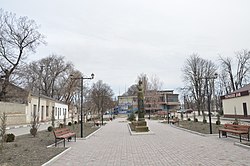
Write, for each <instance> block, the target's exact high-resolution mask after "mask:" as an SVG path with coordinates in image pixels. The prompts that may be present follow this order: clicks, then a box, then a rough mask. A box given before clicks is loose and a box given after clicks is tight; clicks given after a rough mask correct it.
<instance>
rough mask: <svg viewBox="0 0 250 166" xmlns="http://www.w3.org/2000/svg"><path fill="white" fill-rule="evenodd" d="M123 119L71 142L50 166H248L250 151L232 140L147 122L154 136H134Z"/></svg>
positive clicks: (156, 122)
mask: <svg viewBox="0 0 250 166" xmlns="http://www.w3.org/2000/svg"><path fill="white" fill-rule="evenodd" d="M123 121H124V119H115V120H114V121H112V122H110V123H109V124H107V125H105V126H103V127H102V130H100V131H98V132H97V133H95V134H94V135H93V136H91V137H90V138H89V139H86V140H78V141H77V142H70V143H69V144H68V145H69V146H71V150H70V151H68V152H66V153H65V154H64V155H62V156H61V157H60V158H58V159H57V160H55V161H53V162H51V163H49V164H48V165H53V166H61V165H89V166H99V165H107V166H127V165H129V166H133V165H134V166H140V165H143V166H151V165H152V166H154V165H157V166H160V165H162V166H168V165H169V166H182V165H184V166H189V165H190V166H206V165H208V166H218V165H220V166H223V165H230V166H231V165H235V166H244V165H245V166H246V165H248V164H249V163H250V158H249V155H250V149H246V148H242V147H238V146H235V145H234V142H236V141H239V140H238V139H233V138H221V139H219V138H218V135H213V136H201V135H196V134H193V133H189V132H187V131H183V130H179V129H178V128H174V127H171V126H170V125H168V124H162V123H159V122H158V121H148V126H149V128H150V130H152V131H153V132H154V133H155V134H154V135H136V136H131V135H130V133H129V130H128V127H127V123H124V122H123Z"/></svg>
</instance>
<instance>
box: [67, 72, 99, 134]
mask: <svg viewBox="0 0 250 166" xmlns="http://www.w3.org/2000/svg"><path fill="white" fill-rule="evenodd" d="M70 76H72V75H70ZM94 76H95V75H94V74H93V73H92V74H91V77H79V78H71V79H81V106H80V107H81V108H80V111H81V112H80V116H81V138H83V80H84V79H94Z"/></svg>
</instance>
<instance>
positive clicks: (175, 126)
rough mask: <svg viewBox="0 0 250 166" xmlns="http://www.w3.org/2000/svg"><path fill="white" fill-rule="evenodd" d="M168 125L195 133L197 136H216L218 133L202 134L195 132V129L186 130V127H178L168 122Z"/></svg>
mask: <svg viewBox="0 0 250 166" xmlns="http://www.w3.org/2000/svg"><path fill="white" fill-rule="evenodd" d="M170 126H171V127H174V128H176V129H179V130H183V131H186V132H189V133H192V134H196V135H199V136H203V137H210V136H216V135H218V134H203V133H199V132H196V131H192V130H188V129H185V128H182V127H178V126H175V125H173V124H170Z"/></svg>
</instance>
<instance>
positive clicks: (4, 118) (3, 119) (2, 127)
mask: <svg viewBox="0 0 250 166" xmlns="http://www.w3.org/2000/svg"><path fill="white" fill-rule="evenodd" d="M0 120H1V125H0V137H1V138H2V139H1V145H0V152H1V153H2V151H3V147H4V142H5V138H6V137H5V134H6V122H7V116H6V114H5V112H3V116H2V117H0Z"/></svg>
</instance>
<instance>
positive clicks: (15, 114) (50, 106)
mask: <svg viewBox="0 0 250 166" xmlns="http://www.w3.org/2000/svg"><path fill="white" fill-rule="evenodd" d="M7 90H8V93H7V102H3V101H0V116H1V115H2V114H3V112H5V113H6V115H7V125H17V124H27V123H30V122H31V121H32V120H33V119H34V116H36V117H38V118H39V121H40V122H44V121H50V120H51V118H52V113H53V112H54V116H55V119H56V120H62V119H64V117H66V118H69V109H68V105H67V104H64V103H62V102H60V101H57V100H55V99H52V98H50V97H47V96H44V95H40V97H39V95H35V94H32V93H31V92H29V91H26V90H24V89H22V88H20V87H17V86H15V85H13V84H9V86H8V89H7ZM39 100H40V104H38V102H39ZM38 105H40V106H39V108H38Z"/></svg>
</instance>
